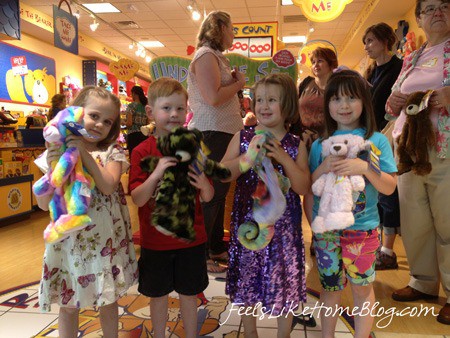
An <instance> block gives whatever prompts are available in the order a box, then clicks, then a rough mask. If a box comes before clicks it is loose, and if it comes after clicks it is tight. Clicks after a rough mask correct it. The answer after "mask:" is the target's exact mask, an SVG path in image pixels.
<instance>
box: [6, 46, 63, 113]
mask: <svg viewBox="0 0 450 338" xmlns="http://www.w3.org/2000/svg"><path fill="white" fill-rule="evenodd" d="M0 55H1V56H2V57H1V58H0V83H3V84H6V86H5V85H2V86H0V101H4V102H13V103H22V104H33V105H42V106H46V107H49V106H50V105H51V98H52V97H53V95H55V94H56V81H55V74H56V71H55V69H56V67H55V60H53V59H51V58H49V57H46V56H43V55H40V54H36V53H33V52H30V51H27V50H25V49H22V48H19V47H15V46H12V45H9V44H6V43H3V42H0Z"/></svg>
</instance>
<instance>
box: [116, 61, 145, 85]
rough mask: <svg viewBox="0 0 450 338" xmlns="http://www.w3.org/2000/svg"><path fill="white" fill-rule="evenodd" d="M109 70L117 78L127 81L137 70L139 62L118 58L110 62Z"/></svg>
mask: <svg viewBox="0 0 450 338" xmlns="http://www.w3.org/2000/svg"><path fill="white" fill-rule="evenodd" d="M109 70H110V71H111V73H113V74H114V76H115V77H116V78H117V79H119V80H121V81H128V80H131V79H132V78H133V76H134V74H136V73H137V72H138V71H139V64H138V63H137V62H136V61H133V60H130V59H120V60H119V61H118V62H111V63H110V64H109Z"/></svg>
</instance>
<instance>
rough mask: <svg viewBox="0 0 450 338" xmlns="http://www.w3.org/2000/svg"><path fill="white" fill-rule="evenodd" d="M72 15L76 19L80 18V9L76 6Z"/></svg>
mask: <svg viewBox="0 0 450 338" xmlns="http://www.w3.org/2000/svg"><path fill="white" fill-rule="evenodd" d="M73 16H74V17H76V18H77V19H78V20H80V16H81V14H80V10H79V9H78V8H77V10H76V12H75V13H74V14H73Z"/></svg>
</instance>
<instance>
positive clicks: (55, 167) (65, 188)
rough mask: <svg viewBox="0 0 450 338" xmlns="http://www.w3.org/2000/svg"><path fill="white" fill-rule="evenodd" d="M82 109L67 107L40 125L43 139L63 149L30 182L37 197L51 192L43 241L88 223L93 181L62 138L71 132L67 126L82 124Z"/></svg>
mask: <svg viewBox="0 0 450 338" xmlns="http://www.w3.org/2000/svg"><path fill="white" fill-rule="evenodd" d="M83 116H84V111H83V108H81V107H68V108H66V109H64V110H62V111H61V112H59V113H58V115H56V117H55V118H54V119H52V120H50V121H49V122H48V123H47V125H46V126H45V128H44V132H43V133H44V139H45V140H46V142H48V143H49V144H50V145H58V146H61V148H62V150H63V151H64V152H63V154H62V156H61V157H60V158H59V160H58V161H54V162H52V163H51V168H49V170H48V171H47V173H46V174H45V175H44V176H42V177H41V178H40V179H39V180H38V181H36V182H35V184H34V185H33V192H34V193H35V195H37V196H45V195H50V194H52V195H53V196H52V199H51V201H50V203H49V211H50V224H49V225H48V226H47V228H46V229H45V230H44V240H45V241H46V242H47V243H56V242H59V241H62V240H63V239H65V238H66V237H67V236H68V235H69V234H70V233H71V232H73V231H77V230H81V229H83V228H84V227H86V226H88V225H89V224H91V218H90V217H89V216H88V215H87V211H88V208H89V204H90V200H91V191H92V189H94V186H95V183H94V180H93V178H92V177H91V175H89V173H88V172H87V171H86V169H84V167H83V164H82V161H81V158H80V153H79V150H78V149H77V148H74V147H71V148H67V147H66V145H65V140H66V137H67V136H68V135H70V134H71V133H72V132H71V131H69V129H68V127H69V125H73V124H77V125H82V124H83Z"/></svg>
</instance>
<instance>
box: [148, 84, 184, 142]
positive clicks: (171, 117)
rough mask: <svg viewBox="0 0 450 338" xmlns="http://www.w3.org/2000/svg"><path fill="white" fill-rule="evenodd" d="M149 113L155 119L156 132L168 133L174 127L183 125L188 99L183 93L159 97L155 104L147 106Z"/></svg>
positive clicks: (160, 133) (159, 134) (158, 133)
mask: <svg viewBox="0 0 450 338" xmlns="http://www.w3.org/2000/svg"><path fill="white" fill-rule="evenodd" d="M146 111H147V114H148V115H149V117H150V118H151V119H153V120H154V121H155V125H156V134H157V135H158V136H162V135H167V134H168V133H169V132H171V131H172V129H173V128H176V127H182V126H183V125H184V123H185V121H186V112H187V99H186V96H185V95H184V94H183V93H173V94H172V95H170V96H166V97H158V98H157V99H156V101H155V103H154V104H153V105H147V106H146Z"/></svg>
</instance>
